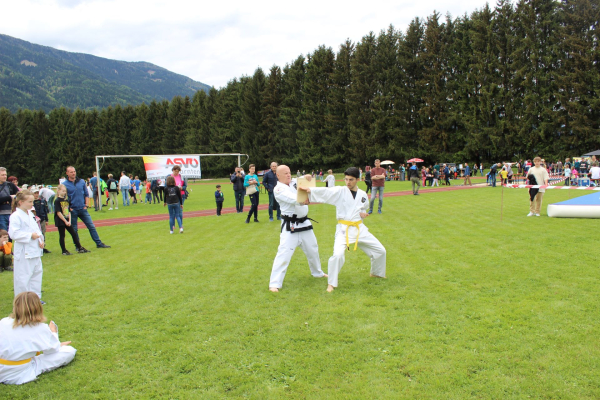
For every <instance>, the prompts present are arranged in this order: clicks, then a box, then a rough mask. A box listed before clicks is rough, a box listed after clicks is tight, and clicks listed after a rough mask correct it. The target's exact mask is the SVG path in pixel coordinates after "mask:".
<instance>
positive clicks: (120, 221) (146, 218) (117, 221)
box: [46, 184, 485, 232]
mask: <svg viewBox="0 0 600 400" xmlns="http://www.w3.org/2000/svg"><path fill="white" fill-rule="evenodd" d="M478 187H485V184H484V185H482V184H479V185H474V186H450V187H448V186H445V187H441V186H440V187H438V188H435V189H428V190H425V191H423V192H421V193H422V194H427V193H437V192H448V191H452V190H463V189H475V188H478ZM411 194H412V191H410V190H407V191H402V192H391V193H385V194H384V196H386V197H396V196H408V195H411ZM268 208H269V205H268V204H262V205H259V206H258V209H259V210H267V209H268ZM244 209H245V210H246V211H244V213H245V212H247V211H249V210H250V209H249V208H248V207H247V206H246V207H245V208H244ZM235 212H236V211H235V207H228V208H223V210H221V213H222V214H234V213H235ZM90 215H91V216H92V219H93V215H94V214H93V212H91V213H90ZM211 215H215V210H213V209H211V210H199V211H187V212H184V213H183V217H184V218H194V217H208V216H211ZM168 219H169V214H167V213H164V214H154V215H142V216H139V217H126V218H110V219H101V220H97V221H94V226H96V228H100V227H103V226H113V225H124V224H135V223H140V222H156V221H166V220H168ZM77 228H78V229H87V228H86V226H85V224H84V223H83V222H81V221H79V223H78V224H77ZM56 231H57V229H56V227H55V226H54V225H48V227H47V228H46V232H56Z"/></svg>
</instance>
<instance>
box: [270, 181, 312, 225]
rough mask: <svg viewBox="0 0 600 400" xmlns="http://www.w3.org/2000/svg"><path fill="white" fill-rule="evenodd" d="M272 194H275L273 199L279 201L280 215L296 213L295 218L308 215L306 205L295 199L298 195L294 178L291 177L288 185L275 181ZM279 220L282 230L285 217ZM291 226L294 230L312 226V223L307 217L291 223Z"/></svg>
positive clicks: (288, 215)
mask: <svg viewBox="0 0 600 400" xmlns="http://www.w3.org/2000/svg"><path fill="white" fill-rule="evenodd" d="M273 194H275V200H277V202H278V203H279V208H280V210H281V215H282V216H285V217H293V216H294V215H296V218H304V217H306V216H307V215H308V206H307V205H304V204H300V203H298V202H297V201H296V199H297V195H298V189H297V183H296V179H292V181H291V182H290V184H289V186H288V185H286V184H285V183H281V182H277V185H275V189H273ZM281 222H282V230H283V228H284V227H285V226H287V223H286V221H285V219H284V220H283V221H281ZM291 226H292V227H293V228H294V230H298V229H300V228H306V227H309V226H312V224H311V223H310V220H309V219H307V220H306V221H304V222H297V223H293V224H292V225H291ZM302 230H306V229H302Z"/></svg>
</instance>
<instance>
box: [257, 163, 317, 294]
mask: <svg viewBox="0 0 600 400" xmlns="http://www.w3.org/2000/svg"><path fill="white" fill-rule="evenodd" d="M306 179H307V180H311V176H310V175H306ZM277 180H278V182H277V185H276V186H275V189H273V193H274V194H275V199H276V200H277V202H278V203H279V206H280V208H281V219H282V221H281V234H280V235H279V248H278V249H277V255H276V256H275V260H274V261H273V270H272V272H271V282H270V283H269V290H270V291H271V292H279V289H281V287H282V286H283V279H284V278H285V273H286V271H287V268H288V265H289V264H290V260H291V259H292V255H294V251H295V250H296V247H298V246H300V247H301V248H302V251H303V252H304V254H306V258H307V259H308V266H309V268H310V273H311V275H312V276H314V277H315V278H322V277H324V276H327V275H326V274H325V273H324V272H323V270H322V269H321V259H320V258H319V246H318V245H317V238H316V237H315V233H314V232H313V227H312V224H311V222H310V219H309V218H308V217H307V215H308V206H307V205H306V204H300V203H298V202H297V201H296V198H297V188H296V179H294V180H292V174H291V172H290V169H289V168H288V167H287V166H286V165H280V166H278V167H277ZM306 203H308V200H307V202H306Z"/></svg>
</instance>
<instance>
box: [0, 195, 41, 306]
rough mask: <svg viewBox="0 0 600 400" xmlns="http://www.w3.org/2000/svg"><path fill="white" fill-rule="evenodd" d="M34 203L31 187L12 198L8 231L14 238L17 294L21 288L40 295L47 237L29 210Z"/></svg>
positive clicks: (21, 290) (22, 290)
mask: <svg viewBox="0 0 600 400" xmlns="http://www.w3.org/2000/svg"><path fill="white" fill-rule="evenodd" d="M32 207H33V194H32V193H31V192H30V191H29V190H22V191H20V192H19V193H17V195H16V196H15V198H14V199H13V205H12V209H13V213H12V214H11V216H10V225H9V228H8V235H9V236H10V238H11V239H12V240H13V242H14V247H13V253H14V257H13V259H14V270H15V272H14V286H15V296H16V295H18V294H19V293H21V292H35V293H36V294H37V295H38V296H39V298H40V299H41V298H42V272H43V270H42V255H43V249H44V237H43V236H42V232H41V231H40V227H39V226H38V224H37V222H36V221H35V217H34V215H33V213H32V212H31V211H29V210H31V208H32ZM42 304H45V303H44V302H42Z"/></svg>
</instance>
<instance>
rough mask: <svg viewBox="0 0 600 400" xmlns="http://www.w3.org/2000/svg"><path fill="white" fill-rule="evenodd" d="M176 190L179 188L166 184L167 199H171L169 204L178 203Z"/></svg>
mask: <svg viewBox="0 0 600 400" xmlns="http://www.w3.org/2000/svg"><path fill="white" fill-rule="evenodd" d="M178 190H179V188H178V187H177V186H167V196H168V197H169V199H171V200H173V202H172V203H170V204H174V203H179V198H178V197H177V191H178Z"/></svg>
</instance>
